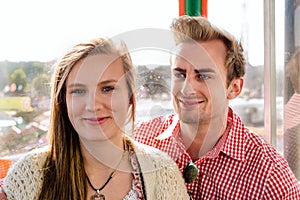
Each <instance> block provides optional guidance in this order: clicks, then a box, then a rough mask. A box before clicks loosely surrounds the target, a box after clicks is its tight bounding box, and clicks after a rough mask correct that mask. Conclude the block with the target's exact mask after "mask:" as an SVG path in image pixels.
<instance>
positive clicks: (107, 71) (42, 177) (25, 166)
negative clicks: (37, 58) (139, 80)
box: [3, 38, 189, 200]
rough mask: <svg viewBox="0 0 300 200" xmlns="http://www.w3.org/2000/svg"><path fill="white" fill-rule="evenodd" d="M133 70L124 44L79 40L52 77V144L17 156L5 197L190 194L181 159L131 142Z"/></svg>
mask: <svg viewBox="0 0 300 200" xmlns="http://www.w3.org/2000/svg"><path fill="white" fill-rule="evenodd" d="M135 108H136V100H135V87H134V72H133V65H132V63H131V59H130V56H129V54H128V52H127V50H126V47H125V45H122V44H121V45H120V46H117V45H116V44H114V43H113V42H112V41H111V40H109V39H104V38H99V39H94V40H91V41H89V42H87V43H81V44H78V45H76V46H74V47H73V48H72V49H71V50H70V51H69V52H68V53H67V54H66V55H65V56H64V57H63V58H62V59H61V60H60V62H59V63H58V66H57V68H56V72H55V74H54V79H53V89H52V112H51V125H50V129H49V139H50V141H49V144H50V145H49V150H48V151H45V152H40V153H35V154H29V155H28V156H26V157H24V158H22V159H20V160H19V161H18V162H17V163H16V164H15V165H14V166H13V167H12V168H11V169H10V171H9V173H8V175H7V177H6V178H5V181H4V185H3V190H4V191H5V193H6V195H7V198H8V199H40V200H42V199H43V200H44V199H55V200H66V199H72V200H74V199H80V200H87V199H89V200H90V199H91V200H95V199H101V200H104V199H108V200H110V199H131V200H134V199H189V197H188V194H187V191H186V187H185V185H184V181H183V179H182V175H181V173H180V171H179V169H178V167H177V165H176V164H175V163H174V162H173V161H172V160H171V159H170V158H169V157H168V156H167V155H166V154H164V153H162V152H160V151H158V150H156V149H154V148H151V147H148V146H144V145H142V144H140V143H137V142H134V141H132V140H131V139H130V138H129V137H127V136H126V134H125V125H126V124H127V123H128V122H129V121H134V114H135Z"/></svg>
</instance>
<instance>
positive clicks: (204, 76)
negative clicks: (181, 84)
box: [197, 74, 210, 80]
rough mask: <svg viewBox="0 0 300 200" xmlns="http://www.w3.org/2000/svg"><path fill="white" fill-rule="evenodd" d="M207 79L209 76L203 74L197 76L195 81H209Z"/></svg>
mask: <svg viewBox="0 0 300 200" xmlns="http://www.w3.org/2000/svg"><path fill="white" fill-rule="evenodd" d="M209 78H210V76H208V75H205V74H198V75H197V79H198V80H207V79H209Z"/></svg>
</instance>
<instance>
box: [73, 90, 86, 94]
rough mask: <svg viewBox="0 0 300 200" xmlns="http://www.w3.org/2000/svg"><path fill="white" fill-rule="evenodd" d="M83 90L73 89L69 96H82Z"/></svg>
mask: <svg viewBox="0 0 300 200" xmlns="http://www.w3.org/2000/svg"><path fill="white" fill-rule="evenodd" d="M84 93H85V90H83V89H74V90H72V91H71V94H84Z"/></svg>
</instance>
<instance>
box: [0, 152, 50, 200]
mask: <svg viewBox="0 0 300 200" xmlns="http://www.w3.org/2000/svg"><path fill="white" fill-rule="evenodd" d="M45 160H46V152H43V153H35V154H28V155H27V156H25V157H24V158H21V159H20V160H18V162H16V163H15V164H14V165H13V166H12V167H11V168H10V170H9V171H8V174H7V176H6V177H5V179H4V183H3V190H4V191H5V193H6V195H7V199H8V200H20V199H26V200H33V199H37V194H38V193H39V191H40V189H41V184H42V170H41V169H42V167H43V165H44V162H45Z"/></svg>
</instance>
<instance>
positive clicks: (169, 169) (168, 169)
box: [156, 153, 189, 200]
mask: <svg viewBox="0 0 300 200" xmlns="http://www.w3.org/2000/svg"><path fill="white" fill-rule="evenodd" d="M160 158H161V159H159V160H160V163H158V164H157V166H158V169H159V170H158V171H157V179H158V181H157V185H156V189H157V190H158V191H157V193H156V195H157V196H156V199H177V200H186V199H189V196H188V193H187V189H186V186H185V184H184V179H183V177H182V174H181V172H180V171H179V168H178V166H177V165H176V163H175V162H174V161H173V160H172V159H171V158H170V157H169V156H168V155H167V154H164V153H163V154H161V155H160ZM156 161H158V159H156Z"/></svg>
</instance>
